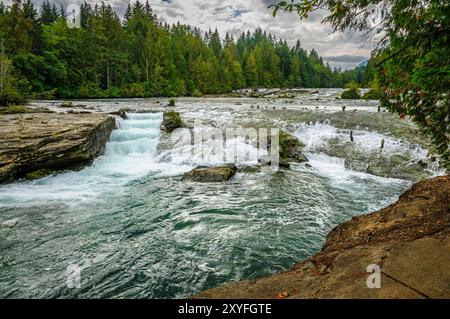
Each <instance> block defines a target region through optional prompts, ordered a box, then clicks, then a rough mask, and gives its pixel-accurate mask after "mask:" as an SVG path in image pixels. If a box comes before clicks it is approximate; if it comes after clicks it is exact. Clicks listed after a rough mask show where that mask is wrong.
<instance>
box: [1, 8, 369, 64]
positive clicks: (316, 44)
mask: <svg viewBox="0 0 450 319" xmlns="http://www.w3.org/2000/svg"><path fill="white" fill-rule="evenodd" d="M0 1H1V0H0ZM134 1H135V0H132V1H131V2H132V3H133V2H134ZM142 1H145V0H142ZM274 1H276V0H150V1H149V2H150V4H151V5H152V7H153V10H154V12H155V13H156V14H157V15H158V17H159V19H160V20H161V21H166V22H168V23H174V22H177V21H180V22H181V23H184V24H190V25H193V26H198V27H200V28H201V29H202V30H203V31H205V30H207V29H209V28H211V29H215V28H217V29H218V30H219V32H220V33H221V36H224V35H225V33H226V32H230V33H232V34H233V35H234V36H235V37H237V36H239V34H240V33H242V31H246V30H254V29H256V28H257V27H258V26H260V27H261V28H262V29H264V30H266V31H268V32H270V33H272V34H274V35H276V36H277V37H278V38H282V39H285V40H287V41H288V43H289V44H291V45H292V44H295V42H296V41H297V39H299V40H300V41H301V42H302V45H303V47H304V48H306V49H308V50H311V49H312V48H315V49H316V50H317V52H319V54H320V55H321V56H323V57H324V60H325V61H328V62H330V64H331V65H332V66H341V67H342V68H344V69H347V68H351V67H354V66H356V65H358V64H359V63H361V62H362V61H364V60H366V59H367V58H368V57H369V56H370V51H371V50H372V47H371V45H370V44H367V43H366V42H364V41H362V40H361V38H360V36H359V35H358V34H357V33H355V32H352V31H348V32H338V33H332V32H331V28H330V27H329V26H328V25H324V24H322V23H321V20H322V17H323V16H324V15H325V14H326V12H317V13H314V14H312V15H310V16H309V17H308V19H306V20H301V21H300V20H299V18H298V16H297V15H295V14H294V13H290V14H289V13H284V12H279V13H278V15H277V17H276V18H273V16H272V9H268V8H267V7H268V5H269V4H271V3H272V2H274ZM33 2H34V3H35V4H37V5H39V4H40V3H41V2H42V0H34V1H33ZM54 2H56V3H64V4H69V3H80V0H55V1H54ZM88 2H90V3H95V2H100V1H95V0H88ZM105 3H110V4H111V6H112V7H113V8H114V9H115V10H116V12H118V13H119V14H120V15H121V16H122V14H123V12H124V10H125V8H126V6H127V5H128V3H129V1H127V0H109V1H108V0H106V1H105Z"/></svg>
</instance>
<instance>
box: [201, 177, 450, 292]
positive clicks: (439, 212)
mask: <svg viewBox="0 0 450 319" xmlns="http://www.w3.org/2000/svg"><path fill="white" fill-rule="evenodd" d="M449 235H450V176H448V175H447V176H442V177H436V178H432V179H429V180H425V181H422V182H419V183H417V184H415V185H414V186H413V187H412V188H411V189H410V190H409V191H407V192H405V193H404V194H403V195H401V196H400V198H399V200H398V201H397V202H396V203H394V204H392V205H390V206H389V207H386V208H384V209H382V210H380V211H377V212H374V213H371V214H369V215H364V216H360V217H354V218H353V219H352V220H350V221H347V222H344V223H342V224H340V225H338V226H337V227H336V228H335V229H333V230H332V231H331V232H330V233H329V234H328V236H327V238H326V243H325V245H324V247H323V249H322V251H320V252H319V253H317V254H316V255H314V256H312V257H311V258H309V259H307V260H305V261H303V262H301V263H299V264H297V265H296V266H294V268H293V269H291V270H288V271H286V272H283V273H279V274H275V275H272V276H270V277H267V278H261V279H257V280H251V281H245V282H237V283H232V284H228V285H225V286H222V287H219V288H214V289H210V290H207V291H204V292H202V293H200V294H199V295H197V296H195V298H261V299H262V298H450V267H449V265H450V236H449ZM372 264H376V265H378V266H379V267H380V269H381V287H380V288H372V289H370V288H368V287H367V279H368V277H369V275H370V273H368V272H367V267H368V266H369V265H372Z"/></svg>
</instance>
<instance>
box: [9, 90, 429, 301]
mask: <svg viewBox="0 0 450 319" xmlns="http://www.w3.org/2000/svg"><path fill="white" fill-rule="evenodd" d="M335 93H336V90H321V91H320V94H318V95H317V96H318V97H319V98H318V99H316V95H313V96H308V97H298V98H297V99H295V100H294V101H292V102H291V100H289V101H288V100H276V101H272V100H267V99H261V100H255V99H246V98H210V99H201V98H197V99H195V98H181V99H177V101H176V103H177V106H176V110H177V111H179V112H180V113H181V116H182V117H183V119H186V120H187V121H190V120H194V119H203V120H204V121H205V123H206V124H207V125H212V126H215V127H222V126H227V125H230V126H233V125H243V126H247V127H248V126H249V123H259V124H258V125H259V126H262V125H264V124H268V125H269V124H270V125H271V126H277V127H283V128H286V129H289V130H290V131H291V132H292V133H293V134H295V135H296V136H297V137H298V138H299V139H300V140H301V141H302V142H303V143H304V144H305V145H306V149H305V154H306V155H307V157H308V158H309V160H310V162H309V165H303V164H300V165H295V166H293V167H292V168H291V169H288V170H279V171H277V172H275V173H250V172H249V173H243V172H241V173H238V174H237V175H236V176H235V177H234V178H233V179H232V180H230V181H229V182H226V183H209V184H205V183H193V182H186V181H180V176H181V174H182V173H184V172H186V171H188V170H190V169H192V168H193V167H195V166H196V165H198V164H205V162H206V164H208V159H203V160H202V161H199V160H195V159H194V160H192V159H191V160H188V159H180V158H176V157H173V158H171V159H169V160H167V156H166V155H167V154H165V153H164V152H168V151H170V150H166V151H162V153H160V152H158V150H157V146H158V143H159V141H160V138H161V133H160V130H159V126H160V124H161V121H162V113H161V111H162V109H163V106H162V105H163V104H164V100H163V99H137V100H114V101H107V100H97V101H77V102H74V104H76V103H79V104H80V106H79V108H80V109H83V110H86V109H87V110H89V109H92V110H95V111H113V110H117V109H119V108H122V107H132V108H133V107H134V108H135V109H137V110H140V111H143V110H149V111H152V112H151V113H131V112H130V113H128V115H129V116H128V118H127V119H126V120H119V119H118V120H117V121H118V129H116V130H114V131H113V133H112V135H111V138H110V141H109V142H108V143H107V145H106V151H105V153H104V154H103V155H102V156H100V157H99V158H97V159H96V160H95V162H94V163H93V165H91V166H89V167H86V168H84V169H82V170H80V171H70V172H63V173H60V174H57V175H54V176H49V177H47V178H44V179H41V180H38V181H19V182H16V183H12V184H8V185H2V186H0V224H2V223H3V225H5V223H6V224H8V223H9V224H11V223H13V224H14V227H0V297H1V298H24V297H33V298H174V297H177V298H180V297H188V296H190V295H192V294H195V293H198V292H200V291H202V290H204V289H207V288H211V287H215V286H217V285H220V284H223V283H227V282H231V281H236V280H244V279H251V278H257V277H261V276H265V275H269V274H273V273H275V272H278V271H282V270H285V269H288V268H290V267H292V266H293V265H294V264H295V263H296V262H298V261H300V260H302V259H304V258H307V257H308V256H311V255H312V254H314V253H315V252H317V251H319V250H320V248H321V246H322V245H323V243H324V240H325V236H326V234H327V233H328V232H329V231H330V230H331V229H332V228H333V227H334V226H336V225H337V224H338V223H340V222H343V221H345V220H348V219H350V218H351V217H352V216H356V215H361V214H364V213H368V212H371V211H374V210H377V209H379V208H382V207H384V206H386V205H388V204H390V203H392V202H394V201H395V200H396V199H397V198H398V195H400V194H401V193H402V192H404V191H405V190H407V189H408V188H409V187H410V185H411V182H410V181H407V180H403V179H394V178H385V177H379V176H375V175H371V174H368V173H365V172H360V171H354V170H351V169H349V168H348V167H346V165H345V163H344V160H343V159H342V158H339V157H332V156H329V155H327V154H324V153H323V152H322V151H321V147H323V146H324V145H325V144H326V143H327V142H328V141H329V140H330V139H346V138H347V133H346V132H345V131H343V129H342V128H338V127H335V126H333V123H332V122H327V121H325V122H322V123H318V122H317V123H316V122H308V123H300V122H299V121H298V119H296V118H292V117H291V116H288V118H286V116H284V115H283V112H285V113H286V112H289V111H292V112H296V111H299V112H300V111H303V112H308V114H309V113H311V114H312V113H315V112H316V113H317V112H322V113H321V116H324V114H325V116H326V114H328V112H333V111H336V110H339V109H340V108H341V104H342V103H344V102H342V101H339V100H335V99H334V95H333V94H335ZM258 103H259V104H258ZM348 103H351V109H357V112H360V113H361V114H362V113H367V114H368V113H371V112H372V113H377V112H376V107H377V104H376V103H375V102H374V101H369V102H367V101H359V102H348ZM34 104H35V105H39V106H47V107H50V108H55V109H56V108H57V102H50V101H49V102H45V101H44V102H35V103H34ZM258 105H259V107H258ZM273 107H275V110H273ZM59 110H60V109H59ZM277 110H278V111H279V112H280V113H279V114H277V113H276V112H277ZM355 112H356V111H355ZM330 114H331V113H330ZM386 116H390V115H387V113H386ZM392 125H393V127H394V126H395V123H393V124H392ZM381 138H384V139H385V141H386V142H385V152H392V153H395V152H397V153H398V152H401V153H405V154H406V153H408V154H410V155H411V156H415V157H425V156H426V150H425V149H424V148H423V147H422V146H421V145H419V144H415V143H412V142H411V141H406V140H403V139H402V138H400V137H398V136H397V137H396V136H392V135H390V134H386V128H383V129H380V131H378V132H377V131H374V130H371V129H370V128H369V129H367V128H364V127H361V129H360V130H355V146H354V147H356V148H357V149H358V150H359V151H360V152H367V154H369V153H370V152H371V151H372V150H373V148H376V147H378V143H379V140H380V139H381ZM73 267H76V268H73ZM73 269H77V270H78V272H79V278H78V277H77V278H76V279H77V280H78V279H79V282H77V284H76V285H75V287H74V285H71V284H70V280H71V278H72V275H73V273H72V270H73ZM72 279H73V278H72ZM68 281H69V282H68Z"/></svg>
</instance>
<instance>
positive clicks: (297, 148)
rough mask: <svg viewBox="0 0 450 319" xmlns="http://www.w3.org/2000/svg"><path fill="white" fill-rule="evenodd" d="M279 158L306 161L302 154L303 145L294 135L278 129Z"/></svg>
mask: <svg viewBox="0 0 450 319" xmlns="http://www.w3.org/2000/svg"><path fill="white" fill-rule="evenodd" d="M279 143H280V144H279V147H280V158H281V159H286V160H289V161H293V162H306V161H308V159H307V158H306V157H305V155H303V153H302V150H303V147H304V146H305V145H303V144H302V143H301V142H300V141H299V140H298V139H297V138H296V137H295V136H293V135H291V134H289V133H287V132H285V131H283V130H280V134H279Z"/></svg>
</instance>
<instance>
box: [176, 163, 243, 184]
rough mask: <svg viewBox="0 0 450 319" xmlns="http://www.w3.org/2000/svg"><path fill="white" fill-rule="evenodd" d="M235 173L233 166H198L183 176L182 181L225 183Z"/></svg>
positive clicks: (234, 166)
mask: <svg viewBox="0 0 450 319" xmlns="http://www.w3.org/2000/svg"><path fill="white" fill-rule="evenodd" d="M236 172H237V167H236V165H234V164H226V165H220V166H210V167H209V166H198V167H196V168H194V169H193V170H191V171H190V172H187V173H185V174H184V175H183V178H182V180H190V181H194V182H225V181H227V180H229V179H230V178H232V177H233V176H234V175H235V174H236Z"/></svg>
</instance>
